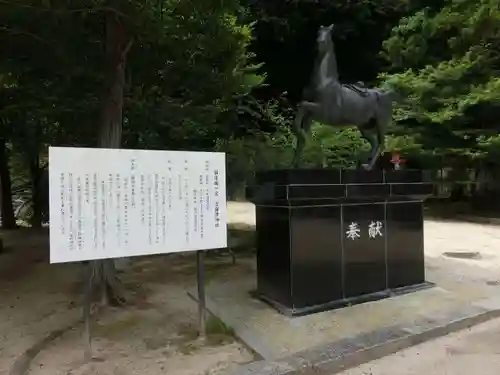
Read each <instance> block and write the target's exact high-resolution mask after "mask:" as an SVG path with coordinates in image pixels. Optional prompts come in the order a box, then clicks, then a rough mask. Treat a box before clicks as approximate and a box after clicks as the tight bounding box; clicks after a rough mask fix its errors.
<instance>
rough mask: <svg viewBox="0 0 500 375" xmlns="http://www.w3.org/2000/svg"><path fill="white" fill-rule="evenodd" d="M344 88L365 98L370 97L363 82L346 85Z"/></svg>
mask: <svg viewBox="0 0 500 375" xmlns="http://www.w3.org/2000/svg"><path fill="white" fill-rule="evenodd" d="M344 87H346V88H348V89H349V90H351V91H354V92H355V93H356V94H358V95H359V96H361V97H363V98H364V97H366V96H368V88H367V87H366V86H365V84H364V83H363V82H356V83H346V84H344Z"/></svg>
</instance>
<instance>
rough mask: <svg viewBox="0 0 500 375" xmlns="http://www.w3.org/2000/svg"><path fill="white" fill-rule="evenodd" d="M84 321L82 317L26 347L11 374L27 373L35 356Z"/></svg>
mask: <svg viewBox="0 0 500 375" xmlns="http://www.w3.org/2000/svg"><path fill="white" fill-rule="evenodd" d="M81 322H82V319H81V318H80V319H78V320H77V321H75V322H73V323H70V324H68V325H67V326H65V327H63V328H59V329H56V330H54V331H52V332H50V333H49V334H48V335H47V336H45V337H44V338H43V339H42V340H40V341H37V342H36V343H35V344H33V345H32V346H31V347H29V348H28V349H26V350H25V351H24V352H22V353H21V354H20V355H19V356H18V357H17V358H16V360H15V361H14V364H13V365H12V367H11V368H10V371H9V375H24V374H27V373H28V371H29V369H30V365H31V362H32V361H33V359H35V357H36V356H37V355H38V354H39V353H40V352H41V351H42V350H44V349H45V348H46V347H47V346H48V345H49V344H50V343H52V342H53V341H54V340H56V339H58V338H59V337H61V336H62V335H63V334H65V333H66V332H68V331H69V330H71V329H73V328H75V327H76V326H78V324H80V323H81Z"/></svg>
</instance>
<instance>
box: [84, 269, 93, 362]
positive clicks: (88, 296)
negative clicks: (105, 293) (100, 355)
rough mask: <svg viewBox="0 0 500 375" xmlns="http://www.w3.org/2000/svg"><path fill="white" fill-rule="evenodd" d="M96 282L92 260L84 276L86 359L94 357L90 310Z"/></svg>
mask: <svg viewBox="0 0 500 375" xmlns="http://www.w3.org/2000/svg"><path fill="white" fill-rule="evenodd" d="M93 282H94V274H93V270H92V262H87V264H86V265H85V277H84V283H85V287H84V299H83V325H84V329H83V344H84V356H85V360H87V361H90V360H91V359H92V342H91V341H92V338H91V335H90V312H91V311H90V310H91V304H92V285H93Z"/></svg>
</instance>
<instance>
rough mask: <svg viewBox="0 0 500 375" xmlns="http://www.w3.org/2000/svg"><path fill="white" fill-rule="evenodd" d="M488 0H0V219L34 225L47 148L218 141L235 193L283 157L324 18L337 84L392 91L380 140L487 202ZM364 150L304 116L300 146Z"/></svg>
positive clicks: (207, 146)
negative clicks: (307, 128)
mask: <svg viewBox="0 0 500 375" xmlns="http://www.w3.org/2000/svg"><path fill="white" fill-rule="evenodd" d="M499 3H500V0H447V1H445V0H432V1H431V0H383V1H382V0H355V1H353V0H338V1H331V0H281V1H264V0H217V1H215V0H141V1H136V0H116V1H113V0H71V1H69V0H11V1H9V0H0V53H1V56H0V181H1V203H2V205H1V207H2V215H1V216H2V225H3V227H4V228H14V227H15V226H16V217H15V216H18V218H19V217H21V218H23V219H24V220H26V221H29V222H30V224H31V225H33V226H39V225H41V223H42V222H43V221H45V220H47V206H48V203H47V200H48V194H47V189H48V183H47V173H46V171H47V149H48V146H49V145H65V146H91V147H97V146H98V147H113V148H116V147H124V148H141V149H171V150H219V151H225V152H226V153H227V155H228V156H227V157H228V190H229V193H230V195H231V197H232V198H238V197H241V196H242V195H243V191H244V188H245V186H246V185H247V184H250V183H251V181H252V178H253V175H254V173H255V171H256V170H259V169H263V168H278V167H285V166H288V165H289V163H290V160H291V155H292V152H293V144H294V137H293V135H292V134H291V129H290V121H291V119H292V118H293V114H294V109H295V104H296V103H297V101H298V100H299V99H300V96H301V92H302V89H303V87H304V86H305V85H306V84H307V82H308V79H309V77H310V71H311V68H312V64H313V60H314V54H315V50H314V49H315V36H316V32H317V29H318V27H319V26H320V25H322V24H323V25H326V24H331V23H334V24H335V25H336V27H335V31H334V35H333V37H334V42H335V46H336V50H337V56H338V59H339V70H340V78H341V81H342V82H346V83H347V82H355V81H364V82H366V83H367V84H369V85H372V86H378V87H384V86H387V85H388V86H391V87H396V88H397V89H398V90H400V91H401V92H402V93H403V94H404V98H405V99H406V100H404V101H403V102H401V103H400V104H399V105H398V107H397V108H396V111H395V116H394V122H393V124H392V127H391V130H390V136H389V137H388V139H387V145H386V150H388V151H390V152H397V153H400V154H401V156H402V158H404V159H407V160H408V165H409V166H412V167H418V168H425V169H429V170H436V171H437V170H439V171H441V172H442V171H445V174H446V179H449V180H450V181H453V184H452V185H451V188H450V189H447V190H446V191H447V192H448V193H450V194H451V198H452V199H454V200H465V199H472V200H473V201H474V202H476V203H477V204H479V205H481V202H486V203H483V205H486V206H488V207H489V208H495V207H494V206H495V204H494V203H496V202H497V201H498V199H496V198H495V197H496V196H497V195H498V193H499V190H500V185H499V181H500V179H499V178H498V177H499V168H498V165H499V161H498V160H499V159H498V157H499V156H500V136H499V125H500V124H499V120H498V119H499V113H500V107H499V104H500V78H499V77H500V75H499V70H500V10H499V9H500V6H499V5H500V4H499ZM366 147H367V145H366V144H365V142H364V141H363V140H361V138H360V135H359V134H358V132H357V131H356V130H354V129H344V130H335V129H331V128H327V127H324V126H322V125H321V124H315V126H314V128H313V135H312V141H311V142H310V143H309V145H308V148H307V150H306V156H305V157H306V161H307V164H308V165H309V166H311V167H312V166H329V167H334V166H343V167H349V166H353V165H354V163H355V160H356V159H357V158H358V156H359V153H361V152H365V151H366ZM440 178H442V176H441V177H440ZM498 206H499V205H497V208H499V207H498Z"/></svg>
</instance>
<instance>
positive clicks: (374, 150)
mask: <svg viewBox="0 0 500 375" xmlns="http://www.w3.org/2000/svg"><path fill="white" fill-rule="evenodd" d="M358 129H359V131H360V133H361V136H362V137H363V138H364V139H366V140H367V141H368V143H369V144H370V147H371V153H370V160H369V161H368V163H367V164H363V167H364V168H365V169H366V170H372V169H373V168H374V167H375V163H376V162H377V160H378V157H379V155H380V142H379V140H378V137H377V136H375V135H374V134H373V133H372V132H371V131H370V130H368V129H364V128H363V127H359V128H358Z"/></svg>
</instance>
